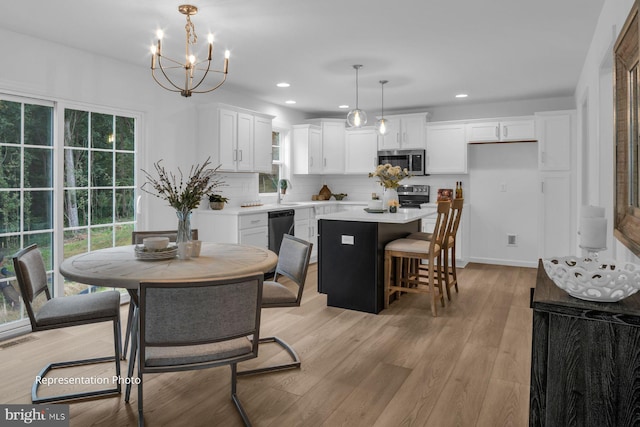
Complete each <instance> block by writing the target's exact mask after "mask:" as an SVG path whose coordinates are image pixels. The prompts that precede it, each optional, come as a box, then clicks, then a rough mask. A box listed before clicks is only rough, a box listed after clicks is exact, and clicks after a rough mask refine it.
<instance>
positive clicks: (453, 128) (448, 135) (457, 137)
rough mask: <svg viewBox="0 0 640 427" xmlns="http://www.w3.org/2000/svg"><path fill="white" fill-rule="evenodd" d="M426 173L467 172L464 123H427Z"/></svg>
mask: <svg viewBox="0 0 640 427" xmlns="http://www.w3.org/2000/svg"><path fill="white" fill-rule="evenodd" d="M425 168H426V173H427V174H453V173H467V140H466V139H465V124H464V123H456V122H440V123H435V122H434V123H429V124H427V158H426V162H425Z"/></svg>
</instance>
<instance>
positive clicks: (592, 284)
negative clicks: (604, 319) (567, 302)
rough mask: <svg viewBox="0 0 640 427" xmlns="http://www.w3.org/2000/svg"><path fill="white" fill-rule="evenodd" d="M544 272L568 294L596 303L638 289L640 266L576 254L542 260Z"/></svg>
mask: <svg viewBox="0 0 640 427" xmlns="http://www.w3.org/2000/svg"><path fill="white" fill-rule="evenodd" d="M542 264H543V266H544V269H545V271H546V272H547V275H548V276H549V277H550V278H551V280H553V282H554V283H555V284H556V286H558V287H559V288H560V289H562V290H564V291H566V292H567V293H568V294H569V295H571V296H573V297H576V298H579V299H582V300H586V301H597V302H616V301H620V300H622V299H624V298H627V297H628V296H631V295H633V294H635V293H636V292H638V290H639V289H640V265H636V264H633V263H630V262H617V261H600V260H598V259H590V258H578V257H575V256H566V257H554V258H547V259H543V260H542Z"/></svg>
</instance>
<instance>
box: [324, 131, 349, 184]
mask: <svg viewBox="0 0 640 427" xmlns="http://www.w3.org/2000/svg"><path fill="white" fill-rule="evenodd" d="M344 125H345V122H344V120H336V121H329V120H322V121H321V122H320V128H321V130H322V133H321V134H322V173H323V174H342V173H344V141H345V127H344Z"/></svg>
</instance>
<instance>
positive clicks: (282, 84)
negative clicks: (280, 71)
mask: <svg viewBox="0 0 640 427" xmlns="http://www.w3.org/2000/svg"><path fill="white" fill-rule="evenodd" d="M276 86H278V87H289V86H291V85H290V84H289V83H287V82H280V83H278V84H277V85H276Z"/></svg>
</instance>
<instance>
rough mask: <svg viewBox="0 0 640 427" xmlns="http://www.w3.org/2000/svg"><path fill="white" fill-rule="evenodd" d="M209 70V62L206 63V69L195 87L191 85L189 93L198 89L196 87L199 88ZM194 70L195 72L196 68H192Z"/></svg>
mask: <svg viewBox="0 0 640 427" xmlns="http://www.w3.org/2000/svg"><path fill="white" fill-rule="evenodd" d="M210 68H211V61H207V69H206V70H204V74H203V75H202V78H201V79H200V81H199V82H198V83H196V84H195V85H191V92H193V91H194V90H196V89H197V88H198V86H200V85H201V84H202V82H203V81H204V79H206V78H207V75H208V74H209V69H210ZM194 70H196V71H197V68H194Z"/></svg>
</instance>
